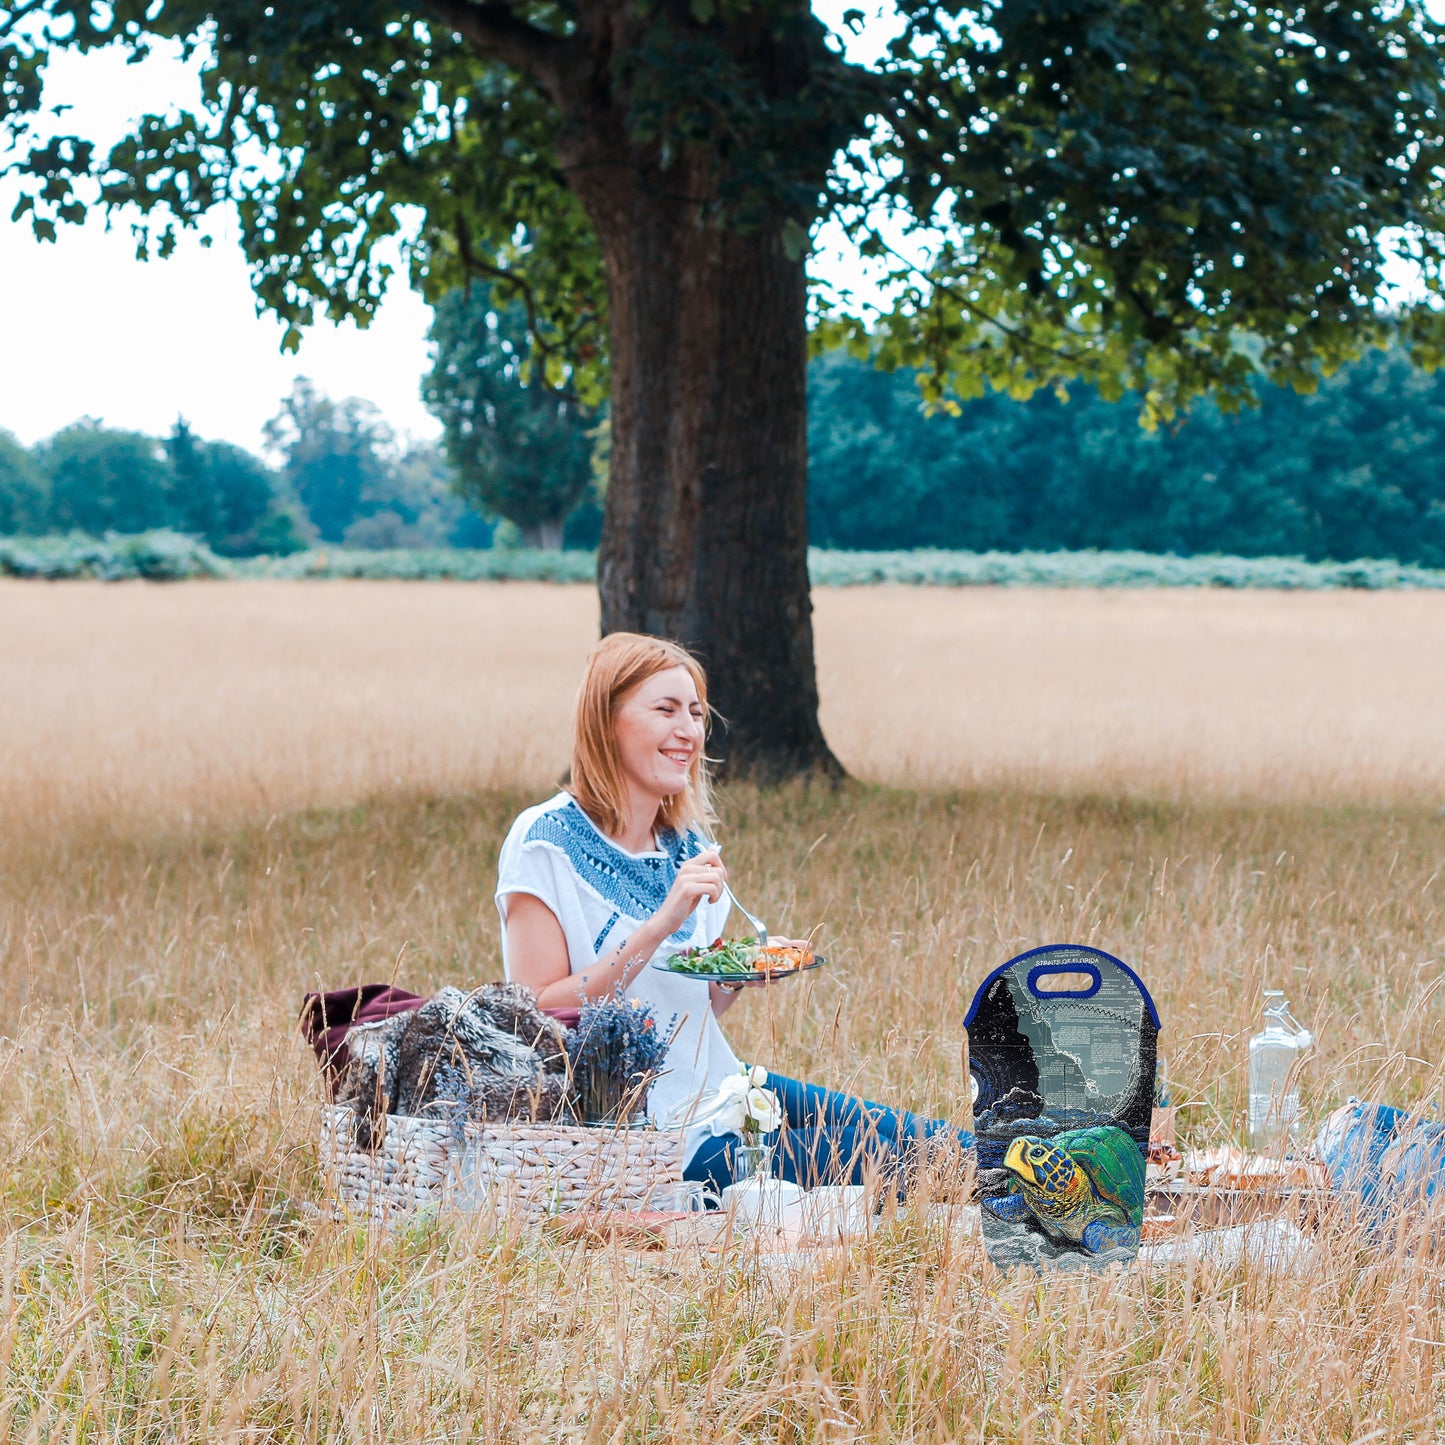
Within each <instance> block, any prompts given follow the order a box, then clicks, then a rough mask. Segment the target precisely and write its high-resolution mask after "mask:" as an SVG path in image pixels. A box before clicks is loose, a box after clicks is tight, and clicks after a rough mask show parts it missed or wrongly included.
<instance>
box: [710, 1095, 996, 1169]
mask: <svg viewBox="0 0 1445 1445" xmlns="http://www.w3.org/2000/svg"><path fill="white" fill-rule="evenodd" d="M765 1087H766V1088H769V1089H772V1090H773V1091H774V1092H775V1093H776V1094H777V1096H778V1101H779V1103H780V1104H781V1105H782V1107H783V1127H782V1128H781V1129H779V1130H777V1131H775V1132H774V1133H772V1134H765V1135H764V1136H763V1142H764V1143H766V1144H772V1145H774V1146H775V1152H774V1154H773V1173H774V1174H775V1175H777V1176H778V1177H780V1178H783V1179H788V1180H791V1181H792V1182H793V1183H794V1184H801V1185H802V1186H803V1188H804V1189H815V1188H817V1187H818V1185H820V1184H861V1183H863V1181H864V1178H865V1176H866V1174H867V1173H868V1171H869V1170H870V1169H874V1170H877V1171H880V1172H882V1173H884V1174H887V1175H892V1176H901V1175H902V1173H903V1172H904V1171H905V1170H906V1169H907V1167H908V1165H909V1164H910V1163H911V1162H915V1161H916V1159H917V1157H918V1153H919V1146H920V1145H921V1144H922V1143H923V1141H924V1140H927V1139H932V1138H934V1137H935V1136H937V1135H950V1134H951V1135H953V1137H955V1138H956V1139H957V1140H958V1142H959V1144H960V1145H961V1146H962V1147H963V1148H965V1149H969V1150H971V1149H972V1148H973V1147H974V1139H973V1135H972V1134H970V1133H969V1132H968V1131H967V1130H966V1129H959V1130H956V1131H955V1130H953V1129H952V1128H951V1126H950V1125H949V1124H948V1123H947V1121H946V1120H943V1119H924V1118H920V1117H919V1116H918V1115H917V1114H910V1113H909V1112H908V1111H907V1110H904V1109H889V1108H887V1107H886V1106H885V1105H883V1104H874V1103H872V1102H870V1101H869V1100H867V1099H856V1098H854V1097H853V1096H852V1095H851V1094H840V1093H838V1092H837V1091H836V1090H833V1089H825V1088H823V1087H822V1085H820V1084H804V1083H800V1082H799V1081H798V1080H797V1079H789V1078H786V1077H785V1076H784V1075H782V1074H774V1073H769V1074H768V1081H767V1084H766V1085H765ZM740 1142H741V1140H740V1138H739V1136H738V1135H736V1134H719V1135H717V1136H715V1137H714V1138H711V1139H704V1140H703V1141H702V1143H701V1144H700V1145H698V1147H697V1149H696V1150H695V1151H694V1153H693V1156H692V1158H691V1159H690V1160H689V1161H688V1164H687V1168H686V1169H684V1170H683V1178H684V1179H694V1180H699V1181H701V1182H702V1183H704V1184H706V1185H708V1186H709V1187H710V1188H712V1189H716V1190H722V1189H725V1188H726V1187H727V1186H728V1185H729V1184H731V1183H732V1182H733V1164H732V1156H733V1150H734V1149H736V1148H737V1146H738V1145H739V1143H740Z"/></svg>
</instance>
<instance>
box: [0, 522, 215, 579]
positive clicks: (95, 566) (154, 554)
mask: <svg viewBox="0 0 1445 1445" xmlns="http://www.w3.org/2000/svg"><path fill="white" fill-rule="evenodd" d="M229 575H230V568H229V566H228V565H227V563H225V562H224V561H222V559H221V558H219V557H217V556H216V554H215V553H214V552H212V551H211V550H210V548H209V547H207V546H206V545H205V543H204V542H199V541H197V540H196V539H195V538H194V537H187V536H184V535H182V534H181V533H180V532H169V531H163V530H157V531H152V532H140V533H136V534H135V535H133V536H129V537H122V536H118V535H116V534H115V533H109V534H107V535H106V536H105V537H104V538H96V537H90V536H87V535H86V534H85V533H84V532H72V533H71V534H70V535H69V536H68V537H11V538H0V576H8V577H38V578H43V579H46V580H50V581H58V580H60V579H62V578H70V577H93V578H97V579H99V580H100V581H102V582H124V581H130V580H132V579H135V578H145V579H146V580H148V581H152V582H180V581H183V580H185V579H186V578H189V577H226V576H229Z"/></svg>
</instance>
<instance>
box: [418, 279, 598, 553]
mask: <svg viewBox="0 0 1445 1445" xmlns="http://www.w3.org/2000/svg"><path fill="white" fill-rule="evenodd" d="M527 337H528V322H527V316H526V313H525V311H524V309H523V308H522V306H521V305H520V304H519V303H516V302H505V301H499V300H498V298H497V297H496V295H495V294H494V291H493V288H492V287H490V286H486V285H483V284H481V283H477V284H475V285H473V286H472V287H470V288H469V289H461V290H457V291H453V292H451V293H450V294H449V295H447V296H444V297H443V298H442V299H441V301H440V302H439V303H438V305H437V309H436V321H435V323H434V324H433V326H432V330H431V339H432V340H433V341H434V342H435V343H436V359H435V363H434V365H433V368H432V371H431V374H430V375H429V376H428V377H427V379H426V381H425V383H424V386H423V395H424V397H425V399H426V404H427V406H428V407H429V408H430V409H431V411H432V413H433V414H434V415H435V416H436V417H437V419H438V420H439V421H440V422H441V424H442V433H443V437H444V439H445V446H446V452H447V456H448V457H449V459H450V460H451V463H452V465H453V467H454V468H455V469H456V481H455V485H456V490H457V492H458V494H459V495H460V496H462V497H465V498H466V500H467V501H468V502H469V503H471V505H472V506H474V507H476V508H477V509H478V510H481V511H484V512H489V513H492V514H495V515H497V516H501V517H505V518H506V519H507V520H508V521H509V522H511V523H513V524H514V525H515V526H516V527H517V528H518V529H519V531H520V532H521V538H522V542H523V545H525V546H531V547H536V546H544V547H545V546H551V547H560V546H561V545H562V540H563V524H564V523H565V522H566V520H567V518H568V517H569V516H570V515H571V514H572V512H573V511H574V510H575V509H576V507H577V505H578V503H579V502H581V501H582V500H583V498H584V497H585V496H586V495H587V493H588V491H589V489H590V488H591V486H592V483H593V449H594V437H593V433H594V429H595V425H596V417H595V416H594V414H593V412H592V410H591V409H590V408H588V407H586V406H583V405H582V404H581V402H579V401H578V400H577V398H576V397H575V396H574V395H572V394H571V393H570V392H567V391H564V390H559V389H558V388H556V387H554V386H552V385H550V384H549V383H548V381H547V379H546V377H545V376H544V375H542V374H541V373H540V371H539V370H538V369H537V368H535V367H532V366H530V365H529V364H528V353H529V346H528V340H527Z"/></svg>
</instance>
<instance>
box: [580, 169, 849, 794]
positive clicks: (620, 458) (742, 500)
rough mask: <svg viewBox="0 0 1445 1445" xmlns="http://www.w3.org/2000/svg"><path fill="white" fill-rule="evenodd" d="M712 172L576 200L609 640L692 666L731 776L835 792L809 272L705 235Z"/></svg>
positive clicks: (608, 175)
mask: <svg viewBox="0 0 1445 1445" xmlns="http://www.w3.org/2000/svg"><path fill="white" fill-rule="evenodd" d="M705 169H706V168H705V167H704V166H701V165H698V166H696V167H693V171H694V173H693V174H691V175H690V174H688V170H689V168H688V167H687V166H685V165H682V164H679V165H677V166H674V167H672V168H671V169H670V170H669V172H667V173H665V174H662V173H659V172H657V171H656V170H652V171H651V172H649V171H648V170H647V169H645V168H644V167H642V166H637V165H634V166H630V167H627V168H622V167H613V166H606V167H600V168H595V169H593V170H591V171H590V172H588V175H587V178H586V179H584V180H583V181H581V182H580V183H579V182H578V181H577V180H576V179H574V181H573V184H574V186H576V188H577V189H578V190H579V193H580V194H581V195H582V198H583V201H584V204H586V205H587V207H588V210H589V212H590V213H591V215H592V219H593V221H594V224H595V225H596V226H597V229H598V233H599V237H600V239H601V242H602V249H603V254H604V257H605V259H606V264H607V274H608V299H609V305H610V308H611V367H612V452H611V464H610V474H609V479H608V489H607V505H606V513H605V520H604V523H603V529H602V548H601V555H600V558H599V564H598V585H599V590H600V592H601V600H602V630H603V633H604V634H605V633H608V632H616V631H633V632H646V633H652V634H655V635H658V636H663V637H669V638H672V639H674V640H675V641H677V642H680V643H682V644H683V645H684V646H686V647H688V648H690V649H691V650H693V651H694V652H695V653H696V654H697V655H698V657H699V658H700V659H701V660H702V662H703V664H704V666H705V667H706V668H707V672H708V679H709V685H710V689H711V701H712V702H713V704H714V705H715V707H716V709H717V711H718V713H719V714H720V720H719V725H718V728H717V730H716V732H715V733H714V737H713V741H712V744H711V747H712V750H713V752H714V753H715V755H717V756H719V757H720V758H721V759H722V761H723V764H724V768H725V770H726V772H727V773H728V775H730V776H734V777H739V776H742V777H750V778H756V779H759V780H762V781H767V782H773V781H779V780H781V779H783V778H787V777H794V776H799V775H807V774H813V773H819V772H821V773H826V774H829V775H834V776H838V775H841V773H842V769H841V768H840V766H839V764H838V762H837V760H836V759H835V758H834V757H833V754H832V752H831V751H830V750H829V748H828V745H827V743H826V742H825V741H824V738H823V732H822V729H821V727H820V726H819V723H818V685H817V678H816V674H815V670H814V662H813V620H812V603H811V601H810V599H809V592H808V536H807V468H808V459H807V377H806V366H807V326H806V309H805V307H806V292H805V277H804V269H803V261H802V259H801V258H794V257H790V256H789V255H788V254H787V252H786V250H785V248H784V246H783V242H782V225H781V222H779V223H776V224H773V223H768V224H765V225H763V226H758V227H755V228H753V229H750V230H734V229H729V228H727V227H725V226H720V225H717V224H709V223H706V222H704V220H703V219H702V217H701V215H700V211H701V207H700V205H699V204H698V202H697V199H696V198H697V197H698V195H699V194H700V193H703V192H705V190H706V178H705V174H704V172H705Z"/></svg>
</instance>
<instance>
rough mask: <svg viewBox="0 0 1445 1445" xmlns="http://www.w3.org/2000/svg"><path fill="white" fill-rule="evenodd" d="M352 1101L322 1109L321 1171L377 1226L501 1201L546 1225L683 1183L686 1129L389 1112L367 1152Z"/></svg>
mask: <svg viewBox="0 0 1445 1445" xmlns="http://www.w3.org/2000/svg"><path fill="white" fill-rule="evenodd" d="M355 1124H356V1117H355V1115H354V1114H353V1113H352V1111H351V1110H350V1109H349V1108H347V1107H346V1106H344V1105H337V1104H330V1105H327V1106H325V1107H324V1108H323V1109H322V1111H321V1170H322V1175H323V1177H324V1179H325V1181H326V1184H327V1189H328V1192H329V1194H330V1195H331V1197H332V1199H333V1201H334V1203H335V1205H336V1206H337V1207H338V1209H339V1210H340V1211H341V1212H344V1213H348V1214H362V1215H365V1216H368V1217H370V1218H372V1219H375V1220H392V1219H397V1218H401V1217H404V1216H406V1215H408V1214H410V1213H412V1212H413V1211H415V1210H417V1209H438V1208H441V1207H442V1206H444V1205H450V1206H453V1207H456V1208H459V1209H476V1208H480V1207H483V1206H488V1205H495V1206H496V1207H497V1208H498V1209H499V1210H501V1211H503V1212H506V1213H516V1214H520V1215H521V1216H523V1217H524V1218H529V1219H536V1218H539V1217H541V1216H543V1215H546V1214H555V1213H561V1212H563V1211H567V1210H573V1209H645V1208H647V1207H649V1206H654V1207H655V1206H656V1205H657V1204H658V1203H659V1202H660V1200H661V1198H662V1196H663V1195H664V1194H665V1193H666V1192H667V1191H668V1190H670V1189H671V1187H672V1186H673V1185H675V1184H677V1183H678V1182H679V1181H680V1180H681V1178H682V1142H683V1136H682V1133H681V1132H680V1131H673V1130H658V1129H651V1128H640V1129H597V1128H584V1127H581V1126H579V1125H570V1124H525V1123H505V1124H487V1125H478V1124H467V1125H465V1126H464V1127H463V1128H462V1129H461V1130H460V1131H459V1130H457V1129H456V1128H455V1127H454V1126H452V1125H451V1124H448V1123H445V1122H441V1121H436V1120H431V1119H416V1118H411V1117H408V1116H406V1115H400V1114H391V1115H388V1116H387V1120H386V1131H385V1134H384V1135H383V1137H382V1140H381V1143H380V1145H379V1146H378V1147H377V1148H375V1149H360V1148H358V1147H357V1145H356V1137H355Z"/></svg>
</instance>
